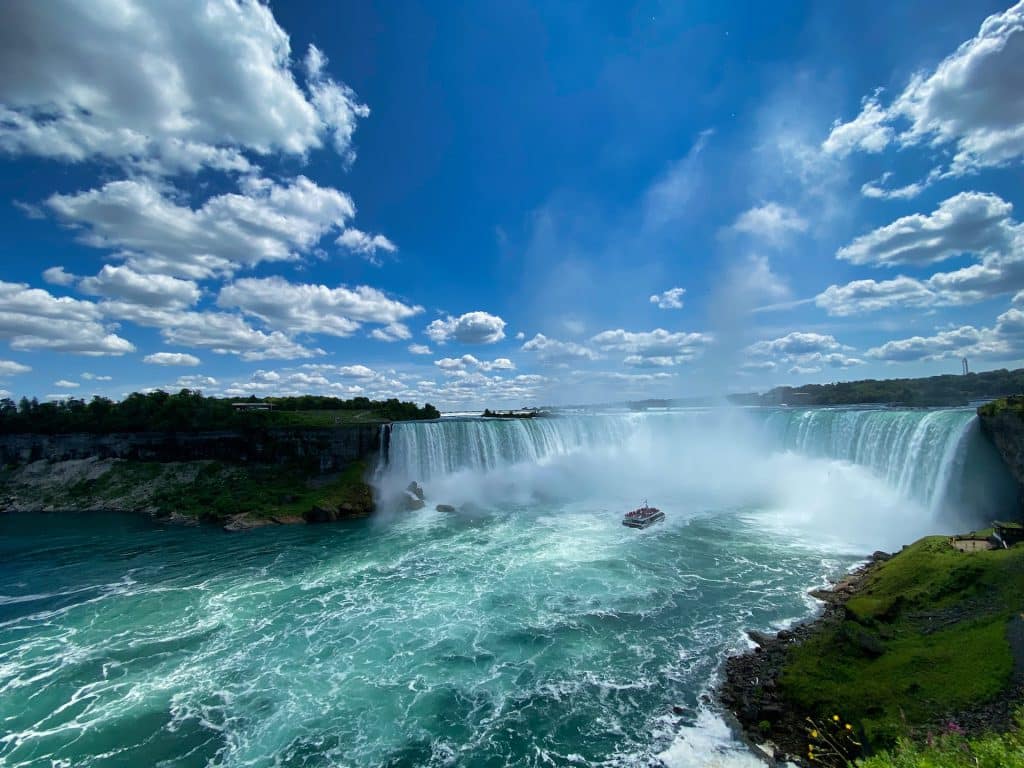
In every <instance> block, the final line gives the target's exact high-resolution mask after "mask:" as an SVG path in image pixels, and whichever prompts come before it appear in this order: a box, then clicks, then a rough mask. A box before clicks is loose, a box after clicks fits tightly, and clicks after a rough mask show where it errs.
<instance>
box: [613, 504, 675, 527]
mask: <svg viewBox="0 0 1024 768" xmlns="http://www.w3.org/2000/svg"><path fill="white" fill-rule="evenodd" d="M664 519H665V513H664V512H662V511H661V510H660V509H658V508H657V507H649V506H647V502H646V501H644V505H643V506H642V507H638V508H636V509H634V510H633V511H632V512H627V513H626V516H625V517H624V518H622V524H623V525H625V526H627V527H629V528H646V527H647V526H649V525H654V524H655V523H660V522H661V521H662V520H664Z"/></svg>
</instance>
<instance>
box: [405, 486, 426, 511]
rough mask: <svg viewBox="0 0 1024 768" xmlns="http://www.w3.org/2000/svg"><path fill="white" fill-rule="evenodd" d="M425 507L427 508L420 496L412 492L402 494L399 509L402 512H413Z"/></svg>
mask: <svg viewBox="0 0 1024 768" xmlns="http://www.w3.org/2000/svg"><path fill="white" fill-rule="evenodd" d="M425 506H427V503H426V502H425V501H424V500H423V498H422V497H421V496H417V495H416V494H414V493H413V492H412V491H405V492H403V493H402V500H401V502H400V508H401V509H402V510H403V511H404V512H415V511H416V510H417V509H423V508H424V507H425Z"/></svg>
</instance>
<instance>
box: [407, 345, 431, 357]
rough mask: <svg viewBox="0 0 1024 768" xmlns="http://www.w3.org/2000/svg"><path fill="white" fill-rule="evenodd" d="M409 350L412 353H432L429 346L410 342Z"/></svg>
mask: <svg viewBox="0 0 1024 768" xmlns="http://www.w3.org/2000/svg"><path fill="white" fill-rule="evenodd" d="M409 352H410V353H412V354H414V355H432V354H434V353H433V352H432V351H431V349H430V347H428V346H427V345H426V344H410V345H409Z"/></svg>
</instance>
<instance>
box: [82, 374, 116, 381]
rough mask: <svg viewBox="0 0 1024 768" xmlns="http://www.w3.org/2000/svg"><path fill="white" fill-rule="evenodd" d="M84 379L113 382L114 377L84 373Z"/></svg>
mask: <svg viewBox="0 0 1024 768" xmlns="http://www.w3.org/2000/svg"><path fill="white" fill-rule="evenodd" d="M82 378H83V379H85V380H86V381H113V380H114V377H113V376H100V375H98V374H95V373H83V374H82Z"/></svg>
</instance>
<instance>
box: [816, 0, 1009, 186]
mask: <svg viewBox="0 0 1024 768" xmlns="http://www.w3.org/2000/svg"><path fill="white" fill-rule="evenodd" d="M1021 71H1024V2H1018V3H1017V4H1016V5H1014V6H1013V7H1011V8H1008V9H1007V10H1005V11H1003V12H1002V13H998V14H994V15H992V16H990V17H988V18H987V19H986V20H985V21H984V22H983V23H982V25H981V29H980V30H979V31H978V34H977V35H976V36H975V37H974V38H972V39H970V40H968V41H966V42H965V43H963V44H962V45H961V46H960V47H959V48H957V50H956V51H955V52H954V53H952V54H950V55H949V56H947V57H946V58H945V59H943V60H942V62H940V63H939V65H938V66H937V67H936V68H935V69H934V70H933V71H931V72H928V71H922V72H919V73H917V74H915V75H914V76H913V77H912V78H911V80H910V82H909V84H908V85H907V87H906V88H905V89H904V90H903V92H902V93H901V94H900V95H899V96H897V97H896V99H895V100H893V102H892V103H891V104H890V105H889V106H888V107H885V106H883V105H882V104H881V103H880V100H879V97H878V94H875V95H874V96H872V97H870V98H868V99H866V100H865V101H864V104H863V106H862V109H861V112H860V114H859V115H858V116H857V117H856V118H854V119H853V120H852V121H850V122H848V123H841V122H838V121H837V122H836V124H835V125H834V126H833V128H832V132H831V133H830V135H829V137H828V139H826V141H825V143H824V144H823V147H824V149H825V150H826V151H829V152H834V153H837V154H840V155H842V154H846V153H849V152H851V151H853V150H856V149H860V150H864V151H868V152H879V151H881V150H882V149H884V148H885V147H887V146H888V145H889V144H891V143H893V142H896V143H898V144H901V145H903V146H908V145H918V144H927V145H930V146H939V147H943V146H946V145H951V146H952V147H953V148H954V152H955V154H954V157H953V160H952V163H951V164H950V166H949V168H948V170H947V171H946V172H945V174H946V175H961V174H964V173H969V172H972V171H974V170H976V169H979V168H985V167H993V166H999V165H1004V164H1006V163H1009V162H1012V161H1016V160H1019V158H1020V157H1021V155H1024V89H1022V88H1021V87H1020V81H1019V78H1018V76H1017V75H1018V73H1019V72H1021ZM903 122H909V127H908V128H905V129H903V130H901V131H897V129H896V128H895V126H896V125H898V124H901V123H903ZM932 178H935V177H934V176H933V177H932Z"/></svg>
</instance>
